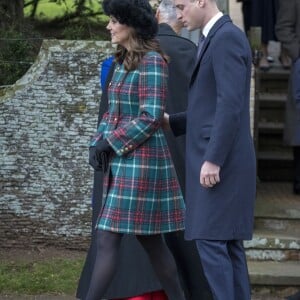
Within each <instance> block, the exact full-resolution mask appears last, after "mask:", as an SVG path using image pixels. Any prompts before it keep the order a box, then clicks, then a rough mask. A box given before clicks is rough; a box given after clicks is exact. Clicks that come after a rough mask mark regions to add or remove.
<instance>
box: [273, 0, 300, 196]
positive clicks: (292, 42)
mask: <svg viewBox="0 0 300 300" xmlns="http://www.w3.org/2000/svg"><path fill="white" fill-rule="evenodd" d="M276 35H277V37H278V39H279V41H280V42H281V45H282V47H284V48H285V49H286V50H287V52H288V54H289V56H290V58H291V60H292V61H293V68H292V71H291V74H293V76H295V77H297V74H299V73H298V72H299V70H298V71H297V66H298V68H299V57H300V0H289V1H285V0H279V11H278V18H277V23H276ZM293 76H291V80H290V81H289V91H288V99H287V102H286V111H285V127H284V142H285V143H286V144H287V145H290V146H292V147H293V156H294V182H293V191H294V194H296V195H300V113H299V109H297V104H296V98H295V97H297V92H296V91H297V89H298V91H299V85H300V80H298V81H297V79H296V80H295V81H294V82H293V80H292V79H293ZM293 90H294V93H293ZM298 95H299V94H298ZM298 101H299V99H298ZM298 105H299V104H298Z"/></svg>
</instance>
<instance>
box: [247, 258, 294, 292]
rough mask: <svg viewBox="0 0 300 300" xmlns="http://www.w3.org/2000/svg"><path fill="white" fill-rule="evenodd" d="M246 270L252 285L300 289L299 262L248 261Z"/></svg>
mask: <svg viewBox="0 0 300 300" xmlns="http://www.w3.org/2000/svg"><path fill="white" fill-rule="evenodd" d="M248 269H249V275H250V282H251V284H252V285H261V286H266V285H270V286H295V287H300V261H284V262H273V261H248Z"/></svg>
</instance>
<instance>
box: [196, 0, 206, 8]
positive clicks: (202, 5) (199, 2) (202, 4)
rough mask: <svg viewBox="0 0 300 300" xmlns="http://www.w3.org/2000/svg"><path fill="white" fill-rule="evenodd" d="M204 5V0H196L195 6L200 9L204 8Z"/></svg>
mask: <svg viewBox="0 0 300 300" xmlns="http://www.w3.org/2000/svg"><path fill="white" fill-rule="evenodd" d="M205 4H206V0H197V5H198V6H200V7H204V6H205Z"/></svg>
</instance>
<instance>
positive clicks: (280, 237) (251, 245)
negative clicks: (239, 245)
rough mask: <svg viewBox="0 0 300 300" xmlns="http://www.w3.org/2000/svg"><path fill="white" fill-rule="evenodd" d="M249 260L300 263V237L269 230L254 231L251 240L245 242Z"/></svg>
mask: <svg viewBox="0 0 300 300" xmlns="http://www.w3.org/2000/svg"><path fill="white" fill-rule="evenodd" d="M244 247H245V249H246V255H247V258H248V259H249V260H272V261H285V260H298V261H300V236H299V235H297V234H286V233H284V234H282V233H277V232H273V231H271V230H254V234H253V239H252V240H251V241H245V242H244Z"/></svg>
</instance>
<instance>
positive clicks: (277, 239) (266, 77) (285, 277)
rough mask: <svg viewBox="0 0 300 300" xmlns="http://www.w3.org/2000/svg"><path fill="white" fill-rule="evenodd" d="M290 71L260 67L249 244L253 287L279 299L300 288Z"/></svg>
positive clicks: (299, 218) (299, 215) (299, 210)
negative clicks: (289, 128) (288, 114)
mask: <svg viewBox="0 0 300 300" xmlns="http://www.w3.org/2000/svg"><path fill="white" fill-rule="evenodd" d="M289 73H290V71H289V70H285V69H283V68H282V67H281V66H280V64H278V63H276V62H275V63H274V65H273V67H272V68H271V69H270V70H269V71H267V72H264V71H261V70H259V69H256V70H255V114H254V118H255V119H254V141H255V147H256V155H257V175H258V185H257V200H256V207H255V227H254V236H253V239H252V240H251V241H246V242H245V248H246V254H247V260H248V267H249V274H250V280H251V284H252V289H253V291H254V292H257V291H259V292H261V291H263V293H267V294H268V295H273V297H274V299H284V297H285V296H288V295H291V294H293V293H295V292H296V291H297V290H300V196H296V195H294V194H293V193H292V183H291V181H292V159H293V158H292V151H291V150H292V149H291V148H290V147H288V146H286V145H284V144H283V128H284V112H285V102H286V98H287V90H288V79H289ZM279 294H280V296H281V297H280V298H278V295H279ZM265 298H266V299H273V298H272V296H271V297H270V298H269V297H267V296H266V297H265ZM262 299H264V297H262Z"/></svg>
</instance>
